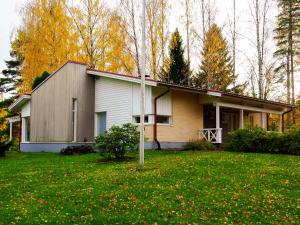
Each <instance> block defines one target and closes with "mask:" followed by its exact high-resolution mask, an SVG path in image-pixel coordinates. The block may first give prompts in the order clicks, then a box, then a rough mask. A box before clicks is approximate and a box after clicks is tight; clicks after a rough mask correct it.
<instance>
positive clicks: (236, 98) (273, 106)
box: [158, 82, 295, 112]
mask: <svg viewBox="0 0 300 225" xmlns="http://www.w3.org/2000/svg"><path fill="white" fill-rule="evenodd" d="M158 86H165V87H168V88H170V89H173V90H179V91H187V92H195V93H199V94H201V95H203V96H206V97H208V100H207V101H208V103H216V102H225V103H231V104H234V105H243V106H249V108H251V107H256V108H261V109H270V110H271V111H277V112H284V111H288V110H291V109H293V108H295V106H293V105H291V104H287V103H283V102H277V101H271V100H264V99H259V98H255V97H250V96H244V95H239V94H235V93H229V92H224V91H216V90H208V89H201V88H197V87H190V86H183V85H177V84H170V83H165V82H158Z"/></svg>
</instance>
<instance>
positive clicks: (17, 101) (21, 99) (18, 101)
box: [8, 94, 31, 112]
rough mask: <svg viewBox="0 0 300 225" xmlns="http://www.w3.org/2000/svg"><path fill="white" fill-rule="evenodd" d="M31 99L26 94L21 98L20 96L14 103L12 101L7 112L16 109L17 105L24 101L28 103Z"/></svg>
mask: <svg viewBox="0 0 300 225" xmlns="http://www.w3.org/2000/svg"><path fill="white" fill-rule="evenodd" d="M30 99H31V96H30V95H28V94H24V95H22V96H20V97H19V98H18V99H17V100H16V101H14V102H13V103H12V104H11V105H10V106H9V107H8V111H10V112H11V111H13V110H14V109H15V108H16V107H18V105H20V104H21V103H22V102H23V101H24V100H27V101H29V100H30Z"/></svg>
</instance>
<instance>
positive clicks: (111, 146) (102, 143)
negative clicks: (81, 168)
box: [94, 123, 139, 159]
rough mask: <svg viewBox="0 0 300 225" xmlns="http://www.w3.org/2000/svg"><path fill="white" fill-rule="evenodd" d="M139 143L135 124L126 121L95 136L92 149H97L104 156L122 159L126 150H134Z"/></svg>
mask: <svg viewBox="0 0 300 225" xmlns="http://www.w3.org/2000/svg"><path fill="white" fill-rule="evenodd" d="M138 143H139V132H138V131H137V126H134V125H133V124H130V123H127V124H124V125H122V126H112V127H111V128H110V129H109V130H108V131H107V132H106V133H105V134H102V135H99V136H97V137H96V138H95V143H94V149H96V150H99V151H100V153H101V155H102V156H104V157H105V158H108V159H111V158H112V157H113V155H114V156H115V157H116V158H117V159H123V158H124V156H125V154H126V152H127V151H132V150H136V149H137V147H138Z"/></svg>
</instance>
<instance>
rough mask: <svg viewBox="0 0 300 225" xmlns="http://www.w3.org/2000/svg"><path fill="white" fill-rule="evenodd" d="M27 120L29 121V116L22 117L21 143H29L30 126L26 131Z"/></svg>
mask: <svg viewBox="0 0 300 225" xmlns="http://www.w3.org/2000/svg"><path fill="white" fill-rule="evenodd" d="M28 119H29V120H30V116H26V117H22V128H21V129H22V136H21V140H22V142H23V143H28V142H30V125H29V130H28ZM29 123H30V121H29ZM28 132H29V137H28Z"/></svg>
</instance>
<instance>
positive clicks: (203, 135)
mask: <svg viewBox="0 0 300 225" xmlns="http://www.w3.org/2000/svg"><path fill="white" fill-rule="evenodd" d="M199 138H200V139H202V140H205V141H209V142H211V143H214V144H221V143H222V128H208V129H201V130H199Z"/></svg>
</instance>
